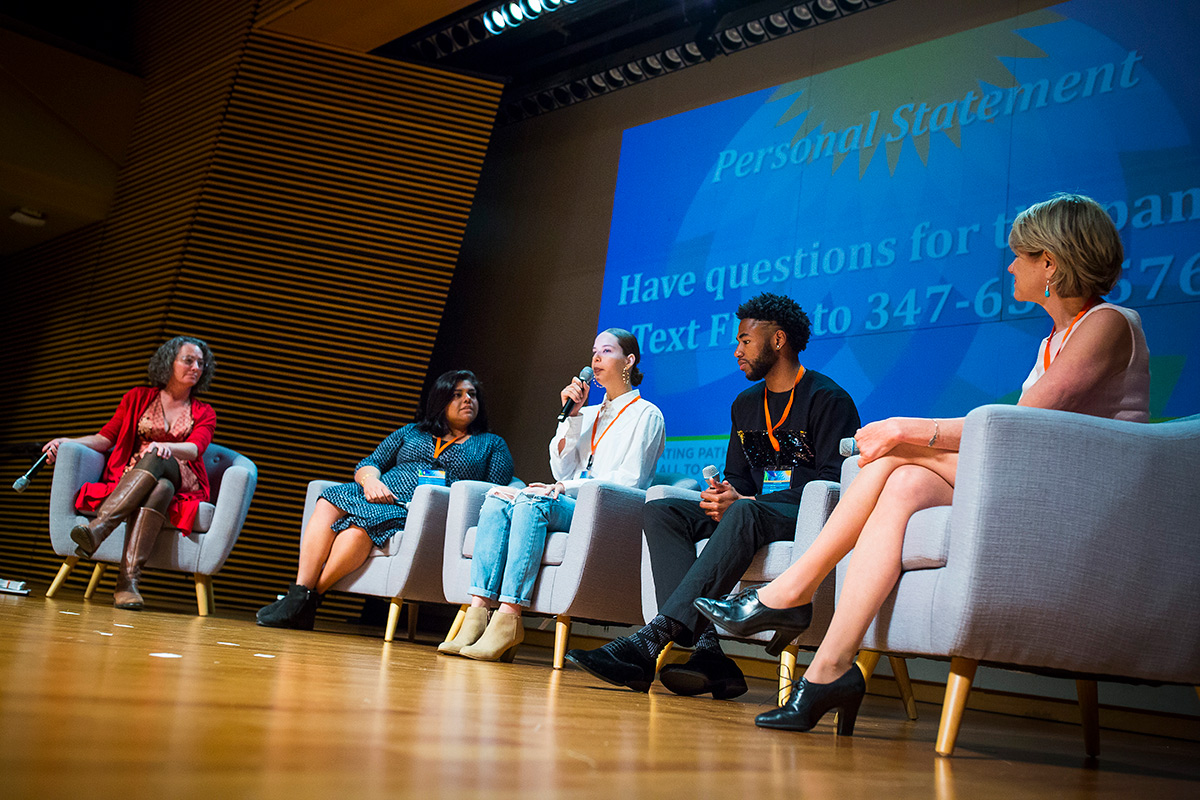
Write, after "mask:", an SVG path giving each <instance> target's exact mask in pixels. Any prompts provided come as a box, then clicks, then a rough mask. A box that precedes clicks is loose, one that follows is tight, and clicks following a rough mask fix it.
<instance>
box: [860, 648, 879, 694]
mask: <svg viewBox="0 0 1200 800" xmlns="http://www.w3.org/2000/svg"><path fill="white" fill-rule="evenodd" d="M879 656H880V653H879V652H878V651H876V650H859V651H858V659H857V660H856V661H855V663H856V664H858V671H859V672H861V673H862V676H863V682H864V683H866V684H867V689H868V690H869V689H870V688H871V676H872V675H874V674H875V666H876V665H877V664H878V663H879Z"/></svg>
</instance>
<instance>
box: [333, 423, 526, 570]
mask: <svg viewBox="0 0 1200 800" xmlns="http://www.w3.org/2000/svg"><path fill="white" fill-rule="evenodd" d="M433 443H434V437H433V436H432V435H431V434H428V433H423V432H421V431H419V430H417V426H416V425H415V424H409V425H405V426H404V427H403V428H401V429H400V430H398V431H396V432H394V433H393V434H391V435H390V436H388V437H387V438H386V439H384V440H383V441H382V442H381V443H380V445H379V447H377V448H375V452H374V453H372V454H371V455H369V456H367V457H366V458H364V459H363V460H362V461H360V462H358V466H357V467H355V468H354V471H355V472H357V471H358V470H360V469H362V468H363V467H375V468H376V469H378V470H379V472H380V475H381V478H380V479H381V480H382V481H383V483H384V485H386V486H387V487H388V488H389V489H391V490H392V494H394V495H396V499H397V500H399V501H400V502H401V503H407V502H408V501H409V500H412V495H413V490H414V489H416V488H417V472H418V471H419V470H422V469H444V470H446V483H447V484H451V483H454V481H489V482H491V483H499V484H501V485H503V484H507V483H508V482H509V481H511V480H512V477H513V462H512V455H511V454H510V453H509V452H508V445H507V444H505V443H504V440H503V439H501V438H500V437H499V436H497V435H496V434H494V433H477V434H474V435H473V436H471V438H469V439H467V440H466V441H465V442H459V443H458V444H454V445H451V446H450V447H448V448H446V449H445V450H443V451H442V456H441V458H439V459H438V463H436V464H435V463H434V458H433ZM321 497H322V498H323V499H325V500H326V501H328V502H330V503H332V504H333V505H335V506H337V507H338V508H339V509H341V510H342V511H345V512H346V516H344V517H342V518H341V519H339V520H338V521H337V522H335V523H334V524H333V529H334V530H335V531H344V530H346V529H347V528H349V527H351V526H354V527H358V528H362V529H363V530H365V531H366V532H367V535H368V536H370V537H371V541H372V542H374V543H375V545H376V546H378V547H383V546H384V545H385V544H387V540H388V539H390V538H392V535H393V534H394V533H395V532H396V531H398V530H400V529H401V528H403V527H404V520H405V519H406V518H407V517H408V509H407V508H406V507H405V506H402V505H396V504H393V503H371V502H368V501H367V499H366V497H364V496H363V490H362V487H361V486H359V485H358V484H357V483H354V482H351V483H340V484H338V485H337V486H330V487H329V488H328V489H326V490H325V491H323V492H321Z"/></svg>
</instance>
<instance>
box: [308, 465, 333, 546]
mask: <svg viewBox="0 0 1200 800" xmlns="http://www.w3.org/2000/svg"><path fill="white" fill-rule="evenodd" d="M337 483H338V482H337V481H323V480H316V481H309V482H308V492H307V493H306V494H305V495H304V515H303V516H302V517H301V518H300V541H302V542H303V541H304V531H305V530H306V529H307V528H308V520H309V518H310V517H312V515H313V512H314V511H316V510H317V501H318V500H320V499H321V492H323V491H325V490H326V489H328V488H329V487H330V486H337Z"/></svg>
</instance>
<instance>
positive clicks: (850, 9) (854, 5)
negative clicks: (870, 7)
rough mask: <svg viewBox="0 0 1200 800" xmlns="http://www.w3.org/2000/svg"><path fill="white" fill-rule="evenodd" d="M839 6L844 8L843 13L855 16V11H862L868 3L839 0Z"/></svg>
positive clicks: (860, 0) (859, 0)
mask: <svg viewBox="0 0 1200 800" xmlns="http://www.w3.org/2000/svg"><path fill="white" fill-rule="evenodd" d="M838 5H839V6H841V7H842V11H845V12H846V13H847V14H853V13H854V12H855V11H860V10H862V8H863V7H864V6H866V3H864V2H863V0H838Z"/></svg>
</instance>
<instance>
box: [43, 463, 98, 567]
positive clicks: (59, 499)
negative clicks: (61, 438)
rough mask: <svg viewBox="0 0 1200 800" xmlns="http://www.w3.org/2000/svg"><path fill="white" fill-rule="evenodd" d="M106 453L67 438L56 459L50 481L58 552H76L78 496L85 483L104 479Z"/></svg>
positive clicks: (53, 535) (52, 530) (52, 531)
mask: <svg viewBox="0 0 1200 800" xmlns="http://www.w3.org/2000/svg"><path fill="white" fill-rule="evenodd" d="M104 459H105V456H104V454H103V453H97V452H96V451H95V450H93V449H92V448H90V447H84V446H83V445H81V444H80V443H79V442H63V443H62V445H61V446H60V447H59V448H58V457H57V458H56V459H55V461H54V478H53V479H52V480H51V483H50V520H49V522H50V542H51V545H52V546H53V547H54V552H55V553H57V554H58V555H60V556H62V555H74V553H75V543H74V542H72V541H71V528H73V527H74V526H75V518H76V516H77V512H76V510H75V497H76V495H78V494H79V488H80V487H81V486H83V485H84V484H85V483H90V482H94V481H98V480H100V476H101V475H102V474H103V473H104Z"/></svg>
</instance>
